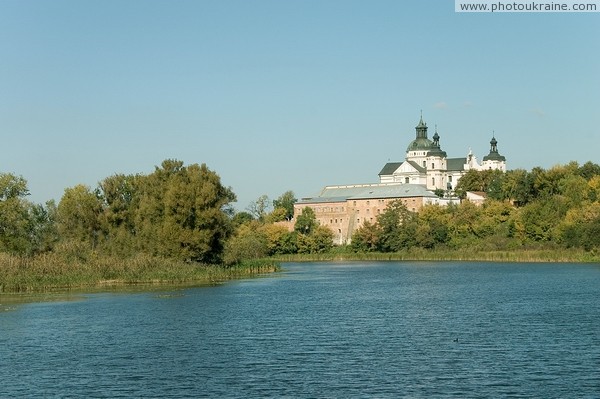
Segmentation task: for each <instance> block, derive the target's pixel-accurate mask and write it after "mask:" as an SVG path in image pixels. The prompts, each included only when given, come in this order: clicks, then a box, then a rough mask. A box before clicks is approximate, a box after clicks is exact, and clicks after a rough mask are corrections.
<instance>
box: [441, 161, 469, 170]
mask: <svg viewBox="0 0 600 399" xmlns="http://www.w3.org/2000/svg"><path fill="white" fill-rule="evenodd" d="M466 163H467V158H447V159H446V169H447V170H453V171H457V170H458V171H462V170H465V164H466Z"/></svg>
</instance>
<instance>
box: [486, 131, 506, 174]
mask: <svg viewBox="0 0 600 399" xmlns="http://www.w3.org/2000/svg"><path fill="white" fill-rule="evenodd" d="M481 169H483V170H485V169H494V170H501V171H503V172H506V158H505V157H504V156H503V155H500V153H499V152H498V141H497V140H496V137H495V135H493V136H492V140H491V141H490V153H489V154H488V155H486V156H485V157H483V162H482V163H481Z"/></svg>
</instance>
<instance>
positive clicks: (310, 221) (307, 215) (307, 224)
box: [294, 206, 318, 235]
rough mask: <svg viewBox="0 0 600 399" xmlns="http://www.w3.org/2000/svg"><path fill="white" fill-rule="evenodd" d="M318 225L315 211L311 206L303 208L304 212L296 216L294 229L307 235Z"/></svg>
mask: <svg viewBox="0 0 600 399" xmlns="http://www.w3.org/2000/svg"><path fill="white" fill-rule="evenodd" d="M317 225H318V222H317V217H316V216H315V211H314V210H313V209H312V208H311V207H308V206H307V207H305V208H303V209H302V213H301V214H300V215H299V216H298V217H297V218H296V224H295V226H294V231H296V232H298V233H302V234H305V235H310V233H312V232H313V230H314V229H316V227H317Z"/></svg>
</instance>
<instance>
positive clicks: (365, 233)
mask: <svg viewBox="0 0 600 399" xmlns="http://www.w3.org/2000/svg"><path fill="white" fill-rule="evenodd" d="M379 234H380V231H379V226H378V225H377V224H376V223H370V222H368V221H367V222H365V223H364V224H363V225H362V226H361V227H360V228H358V229H357V230H356V231H355V232H354V234H352V242H351V244H350V245H351V247H352V249H353V250H354V251H355V252H373V251H377V249H378V248H379Z"/></svg>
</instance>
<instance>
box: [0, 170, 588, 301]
mask: <svg viewBox="0 0 600 399" xmlns="http://www.w3.org/2000/svg"><path fill="white" fill-rule="evenodd" d="M467 191H478V192H483V193H485V195H486V196H487V199H486V200H485V201H484V202H483V204H481V205H476V204H474V203H472V202H469V201H462V202H457V203H454V204H451V205H449V206H446V207H441V206H438V205H427V206H424V207H423V208H422V209H421V210H420V212H419V213H413V212H410V211H408V210H407V209H406V207H404V206H403V205H402V203H401V202H396V203H393V204H391V205H390V206H388V207H387V208H386V209H385V210H384V211H383V212H382V213H381V214H379V215H378V216H377V218H376V220H375V221H374V222H373V223H365V224H364V225H362V227H361V228H359V229H358V230H356V231H355V232H354V234H353V236H352V240H351V244H349V245H345V246H335V245H334V244H333V232H332V231H331V230H330V229H329V228H328V227H327V226H322V225H319V223H318V222H317V220H316V217H315V215H314V213H313V212H311V210H310V209H309V208H307V209H305V210H304V212H303V213H302V214H301V215H300V216H298V217H297V218H296V219H295V220H293V217H294V203H295V202H296V198H295V196H294V193H293V192H291V191H288V192H285V193H284V194H282V195H281V196H280V197H278V198H277V199H275V200H274V201H270V200H269V198H268V197H267V196H266V195H265V196H261V197H260V198H258V199H257V200H256V201H255V202H253V203H252V204H251V205H250V206H249V207H248V208H247V211H241V212H235V211H234V209H233V207H232V206H231V203H232V202H234V201H235V199H236V197H235V194H234V193H233V191H232V190H231V189H230V188H228V187H225V186H223V185H222V184H221V181H220V178H219V176H218V175H217V174H216V173H215V172H213V171H211V170H210V169H208V168H207V167H206V165H197V164H193V165H188V166H185V165H184V164H183V162H181V161H177V160H166V161H164V162H163V163H162V164H161V166H159V167H156V168H155V170H154V172H153V173H151V174H148V175H142V174H136V175H122V174H117V175H114V176H110V177H108V178H106V179H104V180H102V181H101V182H99V184H98V186H97V187H96V188H94V189H92V188H90V187H86V186H83V185H77V186H75V187H71V188H67V189H65V192H64V195H63V197H62V198H61V200H60V202H59V203H58V204H56V203H54V202H53V201H50V202H48V203H46V204H44V205H40V204H33V203H31V202H30V201H28V200H27V195H28V193H29V191H28V188H27V182H26V180H25V179H24V178H23V177H20V176H16V175H13V174H6V173H0V292H8V291H10V292H14V291H35V290H46V289H51V288H56V287H60V288H71V287H91V286H97V285H102V284H137V283H183V282H186V283H190V282H198V283H200V284H202V283H212V282H215V281H221V280H225V279H229V278H234V277H236V276H240V275H244V276H246V275H252V274H256V273H262V272H268V271H273V270H276V269H277V266H276V261H278V260H295V261H297V260H333V259H346V260H351V259H357V260H359V259H361V260H362V259H372V260H387V259H390V260H392V259H393V260H402V259H406V260H409V259H411V260H501V261H585V262H597V261H599V260H600V255H599V254H600V166H598V165H596V164H594V163H591V162H588V163H586V164H584V165H582V166H579V165H578V164H577V163H575V162H572V163H569V164H567V165H558V166H555V167H553V168H550V169H547V170H545V169H542V168H534V169H532V170H531V171H525V170H521V169H517V170H512V171H508V172H506V173H501V172H498V171H491V170H490V171H469V172H468V173H467V174H466V175H465V176H464V177H463V178H462V179H461V180H460V181H459V184H458V186H457V187H456V190H455V194H458V195H460V196H461V197H463V198H464V197H465V195H466V192H467ZM438 194H440V195H445V193H438Z"/></svg>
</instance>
